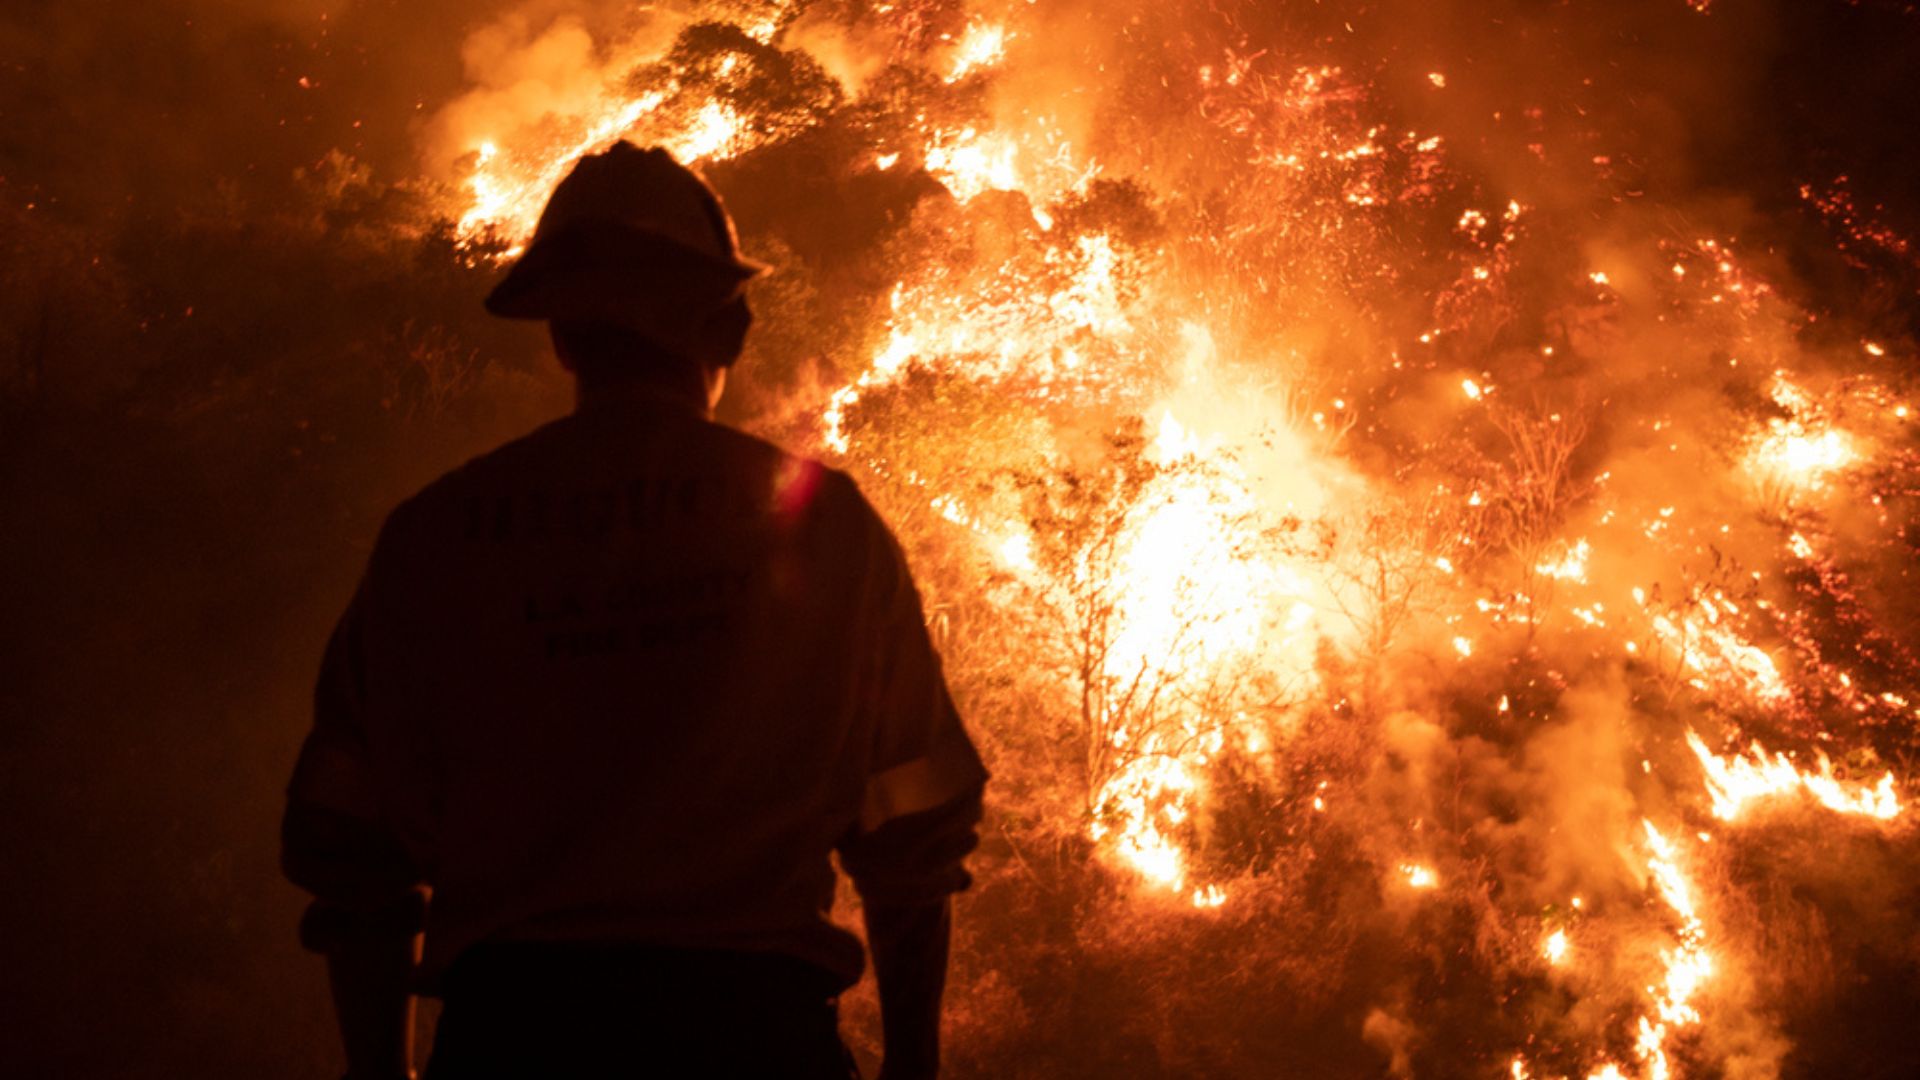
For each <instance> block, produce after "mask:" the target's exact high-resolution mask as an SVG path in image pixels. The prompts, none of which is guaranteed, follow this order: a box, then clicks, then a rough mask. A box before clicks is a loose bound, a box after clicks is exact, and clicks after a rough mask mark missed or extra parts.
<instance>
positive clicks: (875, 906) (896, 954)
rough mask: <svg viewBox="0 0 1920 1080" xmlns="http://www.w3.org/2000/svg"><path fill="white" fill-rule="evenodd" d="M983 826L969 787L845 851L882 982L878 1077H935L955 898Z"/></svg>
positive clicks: (975, 789) (976, 791) (975, 792)
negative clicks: (964, 862) (881, 1055)
mask: <svg viewBox="0 0 1920 1080" xmlns="http://www.w3.org/2000/svg"><path fill="white" fill-rule="evenodd" d="M979 820H980V787H979V783H978V782H977V781H975V782H973V783H972V784H971V785H970V786H969V789H968V790H967V791H966V792H965V793H964V794H962V795H960V796H959V797H957V798H954V799H951V800H949V801H947V802H945V803H943V804H941V805H939V806H936V807H933V808H931V809H927V810H922V811H919V812H917V813H910V814H906V815H904V816H901V817H897V818H893V819H891V820H889V821H887V822H886V823H885V824H882V825H880V826H879V827H878V828H875V829H873V830H872V831H870V832H863V833H860V834H859V835H857V836H855V837H853V838H851V839H850V840H848V841H847V842H846V843H844V844H843V845H842V847H841V864H842V865H843V866H844V867H846V869H847V872H848V874H849V875H850V876H851V877H852V878H853V881H854V885H855V887H856V888H857V889H858V890H859V892H860V896H861V903H862V906H863V908H864V910H865V915H866V924H867V945H868V948H869V949H870V950H871V951H872V954H873V967H874V974H875V976H876V978H877V979H878V980H879V985H880V1022H881V1029H882V1033H883V1035H884V1038H885V1043H886V1057H885V1061H884V1063H883V1065H882V1068H881V1074H880V1075H881V1077H882V1080H927V1078H930V1077H933V1076H935V1075H937V1073H938V1072H939V1066H940V1004H941V997H942V995H943V994H944V992H945V989H946V978H947V948H948V941H949V935H950V931H951V926H952V921H951V913H952V901H951V897H952V894H953V893H955V892H959V891H960V890H962V889H965V888H966V887H967V885H968V882H969V879H968V876H967V873H966V870H965V869H964V867H963V866H962V863H961V860H962V859H963V858H965V856H966V854H967V853H968V852H969V851H971V850H973V847H974V845H975V843H976V842H977V835H976V833H975V825H976V823H978V821H979Z"/></svg>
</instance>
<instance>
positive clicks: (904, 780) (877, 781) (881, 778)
mask: <svg viewBox="0 0 1920 1080" xmlns="http://www.w3.org/2000/svg"><path fill="white" fill-rule="evenodd" d="M986 778H987V770H986V768H985V767H984V766H982V765H981V764H980V756H979V755H978V754H977V753H975V752H974V749H973V744H972V743H971V742H969V741H968V740H967V736H966V733H965V732H964V731H962V730H961V729H960V727H959V726H958V725H957V724H956V725H954V726H953V727H950V728H949V729H948V730H947V732H946V733H945V735H944V736H943V737H942V738H941V739H940V741H939V742H938V743H936V744H935V745H934V747H933V749H932V750H931V751H929V752H928V753H927V754H926V755H925V756H923V757H917V758H914V759H913V760H911V761H908V762H905V763H903V764H900V765H896V766H894V767H893V768H891V769H887V770H885V771H884V772H880V773H876V774H875V775H874V776H873V777H872V778H871V779H869V780H868V781H867V791H866V798H865V800H864V801H863V803H862V805H861V807H860V828H861V830H862V831H864V832H872V831H873V830H874V829H877V828H879V827H880V826H881V825H884V824H886V823H887V822H889V821H892V820H893V819H894V818H897V817H904V816H906V815H907V814H917V813H919V812H921V811H923V810H931V809H933V808H934V807H936V806H939V805H941V804H942V803H945V802H949V801H951V800H953V799H956V798H959V797H960V796H961V795H964V794H966V793H967V792H968V791H971V790H973V789H974V788H976V787H978V786H980V785H981V784H983V783H985V781H986Z"/></svg>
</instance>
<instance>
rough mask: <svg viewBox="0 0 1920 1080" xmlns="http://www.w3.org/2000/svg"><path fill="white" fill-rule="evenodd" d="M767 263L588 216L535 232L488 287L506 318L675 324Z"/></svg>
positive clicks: (491, 303)
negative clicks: (589, 219) (586, 220)
mask: <svg viewBox="0 0 1920 1080" xmlns="http://www.w3.org/2000/svg"><path fill="white" fill-rule="evenodd" d="M767 270H768V268H767V267H766V266H764V265H762V264H760V263H757V262H754V261H752V260H750V259H744V258H738V257H735V258H732V259H723V258H716V257H714V256H713V255H710V254H708V253H706V252H702V251H696V250H694V249H693V248H690V247H688V246H687V245H685V244H682V243H680V242H679V241H676V240H674V239H672V238H670V237H667V236H664V235H662V234H660V233H657V232H653V231H651V230H647V229H640V228H635V227H633V226H631V225H625V224H620V223H615V222H607V223H598V222H595V223H591V224H588V223H584V222H583V223H578V224H575V225H573V226H569V227H567V228H565V229H562V230H559V231H556V232H553V233H550V234H547V235H543V236H537V237H535V239H534V241H533V242H532V243H531V244H529V245H528V246H527V250H526V251H525V252H524V253H523V254H522V255H521V256H520V258H519V260H518V261H516V262H515V263H514V264H513V266H512V268H511V269H509V270H508V271H507V274H506V277H504V278H502V279H501V280H500V283H499V284H498V285H496V286H494V289H493V291H492V292H491V293H489V294H488V295H487V299H486V308H487V311H488V312H490V313H492V314H494V315H497V316H500V317H501V318H506V319H545V320H561V321H573V320H579V321H591V322H608V323H613V324H615V325H620V326H627V327H631V328H633V329H636V330H642V331H645V330H655V329H658V330H668V329H672V328H674V327H675V326H676V325H684V324H685V323H686V322H687V321H688V319H689V318H690V317H692V318H700V317H704V316H705V315H707V314H710V313H711V312H712V311H715V310H718V309H719V308H720V307H721V306H722V305H724V304H726V303H727V302H728V301H730V300H732V299H733V298H734V297H736V296H738V295H739V293H740V287H741V286H742V285H744V284H746V283H747V282H748V281H751V280H753V279H754V278H757V277H759V276H761V275H762V274H765V273H766V272H767Z"/></svg>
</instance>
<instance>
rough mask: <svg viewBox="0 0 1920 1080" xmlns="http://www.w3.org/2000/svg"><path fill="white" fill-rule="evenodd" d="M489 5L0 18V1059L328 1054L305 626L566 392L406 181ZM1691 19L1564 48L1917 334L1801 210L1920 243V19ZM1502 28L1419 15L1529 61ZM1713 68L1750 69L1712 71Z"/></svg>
mask: <svg viewBox="0 0 1920 1080" xmlns="http://www.w3.org/2000/svg"><path fill="white" fill-rule="evenodd" d="M502 6H504V5H500V4H453V3H434V4H414V3H409V4H402V3H399V2H398V0H388V2H372V0H363V2H360V3H343V4H339V5H328V4H324V3H321V2H319V0H281V2H278V3H268V4H250V3H243V2H241V0H227V2H213V0H200V2H189V0H152V2H147V3H140V4H133V3H117V4H110V3H95V4H90V5H89V4H62V3H53V2H46V0H14V2H13V3H10V4H9V5H8V7H7V9H6V12H5V13H4V14H0V249H3V250H4V259H0V508H4V509H0V566H4V567H5V571H4V575H3V576H0V610H4V612H5V617H4V620H0V836H3V837H4V843H3V844H0V851H4V852H5V854H6V861H7V868H8V870H9V874H8V884H7V887H6V888H5V889H4V892H3V893H0V905H4V906H3V907H0V942H3V943H4V953H0V970H4V973H5V974H4V978H0V1018H3V1019H0V1074H5V1075H7V1076H49V1077H81V1076H129V1077H131V1076H168V1077H174V1076H235V1077H240V1076H323V1075H327V1074H328V1073H329V1071H330V1070H332V1069H333V1068H334V1061H335V1058H334V1057H333V1051H332V1049H331V1042H330V1040H331V1029H330V1018H329V1015H328V1012H327V1006H326V1002H325V996H324V984H323V981H322V977H321V968H320V964H319V962H318V961H317V960H315V959H314V958H312V957H310V956H307V955H305V954H303V953H301V952H300V951H299V950H298V948H297V946H296V944H295V942H294V940H293V925H294V922H295V920H296V918H297V916H298V913H299V910H300V907H301V904H302V899H301V897H300V896H299V895H298V894H297V893H296V892H295V890H293V889H292V888H291V887H290V886H288V885H286V884H285V883H284V882H282V881H281V880H280V878H279V876H278V872H277V868H276V865H275V858H276V834H275V830H276V825H277V818H278V812H279V804H280V799H281V791H282V786H283V784H284V781H285V777H286V774H287V772H288V769H289V767H290V765H291V762H292V758H293V754H294V752H295V749H296V747H297V746H298V743H299V739H300V737H301V735H302V733H303V730H304V726H305V724H306V712H307V699H308V692H309V687H310V683H311V678H312V674H313V670H314V668H315V665H316V662H317V657H318V655H319V650H320V646H321V643H322V641H323V639H324V637H325V634H326V632H327V630H328V629H329V626H330V623H331V620H332V618H333V616H334V615H335V613H336V612H337V610H338V608H339V607H340V606H341V604H342V603H343V601H344V599H345V597H346V596H347V594H348V592H349V590H350V589H351V587H352V582H353V579H354V577H355V575H356V574H357V573H358V570H359V565H360V562H361V560H362V559H363V558H364V556H365V553H366V550H367V548H368V546H369V544H370V542H371V539H372V537H373V535H374V533H375V530H376V529H377V527H378V525H379V522H380V520H381V517H382V515H383V514H384V512H385V510H386V508H388V507H390V506H391V505H392V504H393V503H394V502H395V501H396V500H398V499H399V498H401V497H403V496H404V495H405V494H406V493H408V492H409V491H411V490H412V489H414V488H415V487H417V486H418V485H420V484H421V483H423V482H424V481H426V480H427V479H430V478H431V477H432V476H433V475H435V474H437V473H438V472H440V471H442V470H444V469H445V468H447V467H450V466H451V465H453V464H456V463H457V462H459V461H460V460H462V459H464V458H465V457H467V456H470V455H472V454H474V453H477V452H479V451H481V450H483V449H485V448H487V447H488V446H490V445H492V444H494V443H496V442H498V441H500V440H502V439H504V438H507V437H509V436H511V435H513V434H517V433H518V432H521V431H524V430H526V429H527V428H529V427H531V426H532V425H533V424H535V423H537V422H539V420H541V419H543V418H545V417H547V416H551V415H554V414H555V413H557V412H558V411H560V410H562V409H564V408H565V407H566V403H567V394H568V388H567V386H566V385H565V383H564V380H563V379H562V378H561V377H560V376H559V374H558V373H557V372H556V371H555V370H554V369H553V368H552V366H551V361H550V360H549V359H547V357H546V356H545V353H544V349H543V345H542V342H541V340H540V338H539V335H538V333H537V332H530V331H528V330H527V329H526V328H521V327H514V326H509V325H505V324H500V325H495V324H491V323H489V322H487V321H486V320H485V319H484V318H482V317H480V316H479V314H478V310H477V305H478V301H479V297H480V296H481V295H483V293H484V291H485V289H486V287H487V286H488V284H489V283H490V280H491V277H492V272H491V271H489V270H486V269H484V268H478V269H477V268H471V267H468V266H466V265H465V264H464V263H463V261H462V260H461V259H459V258H457V257H456V255H455V253H454V250H453V248H452V245H451V241H450V239H449V238H448V237H447V236H446V235H445V232H444V229H442V230H440V231H438V232H436V231H435V230H434V229H433V228H432V227H431V223H430V220H429V219H430V216H431V215H429V214H426V213H425V211H423V209H422V207H421V205H420V203H419V201H418V195H417V192H410V191H409V190H408V189H407V187H406V185H405V184H402V183H398V181H401V180H404V179H406V178H408V177H411V176H413V175H415V174H416V173H417V172H418V170H419V162H418V161H417V160H416V159H415V157H414V154H415V149H414V148H415V146H416V145H417V137H418V130H419V128H418V125H419V124H420V123H421V122H422V118H423V116H424V115H426V114H429V113H431V111H432V110H433V109H434V108H435V107H437V105H439V104H440V103H442V102H444V101H445V100H446V99H447V98H449V97H450V96H451V95H453V94H455V93H457V92H458V91H459V90H460V88H461V87H460V70H459V64H458V42H459V41H460V40H461V38H462V37H463V35H464V32H465V31H466V30H467V29H468V28H469V27H471V26H472V25H474V24H475V23H477V22H478V21H480V20H482V19H484V18H485V17H487V16H488V15H490V14H493V13H495V12H496V11H497V10H498V9H499V8H500V7H502ZM1350 6H1351V7H1352V8H1353V9H1354V12H1355V14H1354V16H1353V17H1354V18H1356V19H1363V18H1364V16H1365V15H1366V14H1367V13H1368V12H1369V10H1370V8H1372V7H1374V5H1365V4H1355V5H1350ZM1682 6H1683V5H1682V4H1681V0H1664V3H1658V4H1655V3H1641V4H1628V5H1621V7H1622V9H1623V10H1625V9H1631V10H1632V11H1633V12H1637V13H1642V14H1644V16H1645V17H1644V18H1636V19H1628V18H1626V17H1624V16H1622V17H1617V18H1613V19H1610V20H1609V21H1608V23H1607V26H1606V28H1605V29H1604V31H1602V32H1598V36H1597V37H1596V39H1595V40H1587V41H1582V42H1579V43H1578V48H1580V49H1581V50H1583V51H1586V52H1587V53H1588V54H1590V55H1591V54H1595V53H1598V54H1602V55H1604V53H1605V51H1606V50H1607V49H1616V50H1618V51H1619V54H1620V57H1621V60H1622V62H1624V63H1629V64H1631V65H1632V66H1633V67H1634V68H1635V70H1636V71H1637V72H1639V73H1640V75H1639V76H1638V77H1639V78H1640V79H1641V80H1642V81H1641V83H1640V90H1639V91H1638V92H1639V93H1641V94H1643V95H1644V98H1645V101H1644V102H1640V103H1634V104H1635V105H1636V107H1638V106H1640V105H1644V106H1645V108H1646V109H1647V110H1649V111H1650V112H1657V111H1659V110H1662V109H1665V110H1667V111H1668V112H1669V113H1670V114H1671V115H1672V116H1673V117H1675V118H1676V120H1675V123H1676V124H1677V125H1678V126H1679V127H1680V128H1681V129H1682V135H1683V139H1684V142H1685V144H1686V146H1687V148H1688V149H1687V151H1686V153H1685V155H1684V159H1683V160H1684V167H1685V168H1686V169H1688V170H1690V172H1691V174H1692V175H1691V176H1690V177H1689V179H1688V182H1689V183H1691V184H1692V185H1694V186H1696V187H1697V188H1698V189H1700V190H1703V191H1723V192H1726V193H1728V194H1729V195H1732V196H1736V197H1740V198H1744V199H1747V200H1749V201H1750V202H1751V203H1752V204H1753V206H1754V207H1755V208H1756V209H1757V210H1758V211H1760V213H1761V215H1763V216H1771V217H1772V218H1773V219H1774V220H1776V221H1777V222H1778V223H1779V225H1778V227H1779V229H1780V231H1781V233H1782V235H1793V234H1795V233H1796V232H1803V233H1806V234H1807V235H1808V236H1809V237H1810V240H1809V242H1808V243H1807V244H1806V245H1805V247H1804V248H1797V249H1795V251H1796V258H1797V259H1798V263H1799V266H1798V268H1799V269H1800V271H1801V274H1800V280H1801V285H1800V287H1801V288H1802V289H1803V290H1805V292H1806V294H1807V295H1806V296H1805V297H1804V300H1805V302H1806V303H1808V304H1809V305H1810V306H1811V307H1812V308H1813V309H1814V310H1816V311H1817V310H1821V309H1822V308H1823V306H1826V305H1835V304H1840V303H1842V302H1845V303H1849V304H1855V305H1858V304H1862V303H1864V304H1866V305H1867V306H1868V307H1869V308H1870V309H1872V310H1873V311H1875V312H1877V313H1878V315H1877V317H1878V318H1879V319H1880V320H1881V321H1883V322H1886V323H1891V324H1895V325H1896V326H1897V327H1899V328H1904V329H1905V330H1906V331H1907V332H1908V333H1912V332H1914V331H1916V330H1920V303H1917V302H1916V293H1915V291H1914V285H1915V280H1916V275H1915V263H1914V258H1915V253H1913V252H1907V253H1905V254H1904V255H1903V254H1902V253H1900V252H1898V251H1895V250H1890V249H1884V248H1873V247H1866V248H1861V247H1857V246H1856V248H1855V250H1853V251H1851V252H1849V253H1844V254H1841V255H1837V256H1836V255H1835V254H1834V250H1835V249H1834V247H1833V245H1832V243H1831V242H1830V239H1831V238H1830V237H1829V236H1828V235H1827V234H1826V233H1825V232H1823V231H1822V230H1823V229H1824V228H1825V226H1823V225H1822V224H1821V223H1820V222H1819V221H1818V220H1817V219H1816V218H1815V217H1814V216H1813V215H1811V214H1809V213H1808V212H1807V211H1806V209H1805V207H1804V205H1803V204H1802V202H1801V200H1800V199H1799V197H1798V195H1797V192H1798V188H1799V185H1800V184H1802V183H1806V182H1824V181H1830V180H1832V179H1833V178H1835V177H1837V176H1840V175H1842V174H1844V175H1847V176H1848V177H1850V178H1851V189H1852V190H1853V191H1854V193H1855V194H1856V196H1857V198H1858V200H1859V202H1860V203H1861V204H1862V205H1863V206H1866V207H1870V208H1875V213H1876V215H1877V217H1878V219H1879V220H1880V221H1882V222H1884V223H1885V224H1887V225H1888V226H1889V227H1890V228H1892V229H1893V230H1894V231H1896V232H1897V233H1899V234H1901V235H1907V236H1911V235H1914V234H1915V233H1917V232H1920V228H1916V226H1920V160H1916V154H1917V153H1920V152H1917V151H1916V150H1915V145H1916V141H1915V139H1914V132H1915V130H1916V122H1920V92H1916V87H1915V85H1914V74H1913V73H1914V71H1915V70H1916V69H1917V68H1916V65H1920V18H1917V17H1916V16H1915V14H1914V9H1913V7H1912V6H1911V5H1907V4H1898V3H1875V2H1859V3H1844V2H1840V0H1773V2H1758V0H1755V2H1740V0H1716V2H1715V3H1714V5H1713V8H1712V12H1711V14H1710V16H1708V17H1709V18H1711V19H1714V20H1719V21H1720V24H1722V25H1731V26H1733V27H1735V28H1737V29H1735V30H1732V31H1724V32H1723V31H1715V32H1705V31H1700V32H1698V33H1700V34H1701V36H1700V37H1697V38H1693V39H1686V40H1681V39H1674V38H1668V37H1664V36H1663V35H1664V34H1665V33H1667V31H1668V29H1670V28H1671V27H1674V26H1680V25H1681V23H1680V22H1679V15H1676V14H1674V12H1673V10H1672V9H1681V8H1682ZM1508 8H1511V9H1513V10H1516V11H1520V12H1522V13H1524V14H1527V15H1529V16H1537V17H1540V18H1546V17H1548V16H1551V15H1554V14H1555V13H1556V12H1559V11H1562V10H1563V5H1558V4H1547V3H1538V4H1517V5H1502V6H1501V9H1502V10H1505V9H1508ZM1480 12H1481V8H1480V7H1479V6H1476V5H1474V4H1470V3H1462V4H1460V5H1457V6H1456V7H1455V8H1453V9H1442V11H1441V12H1440V13H1439V14H1433V15H1431V16H1430V17H1431V18H1433V19H1435V20H1436V21H1439V22H1444V23H1446V25H1447V28H1448V30H1449V31H1450V34H1449V40H1452V41H1456V42H1464V43H1466V44H1463V45H1460V46H1459V47H1460V48H1461V49H1463V50H1465V51H1466V54H1467V55H1468V56H1469V57H1471V58H1472V59H1474V60H1476V61H1477V62H1480V63H1483V64H1486V65H1498V64H1500V63H1503V62H1506V58H1508V57H1510V56H1512V55H1513V54H1514V52H1515V51H1516V50H1517V49H1518V48H1519V47H1520V43H1519V42H1516V41H1515V40H1513V38H1512V37H1511V36H1510V28H1509V27H1507V26H1505V25H1503V24H1502V23H1500V21H1499V20H1497V19H1494V18H1492V17H1490V16H1486V15H1483V14H1481V13H1480ZM1681 14H1684V15H1686V16H1687V17H1688V18H1692V17H1694V16H1692V14H1691V13H1688V12H1684V11H1682V12H1681ZM323 16H324V17H323ZM1570 25H1571V24H1570ZM1693 32H1694V31H1689V33H1693ZM1703 45H1704V46H1706V47H1716V48H1726V49H1730V50H1736V51H1737V53H1738V57H1737V63H1734V64H1730V65H1729V64H1721V65H1707V66H1706V67H1705V69H1704V70H1706V71H1709V72H1711V73H1712V74H1713V78H1714V80H1715V81H1714V82H1712V84H1711V85H1701V84H1700V82H1699V81H1698V80H1699V79H1700V78H1701V77H1702V75H1701V72H1702V70H1703V68H1702V67H1701V66H1700V65H1698V64H1697V63H1696V60H1697V57H1696V56H1695V55H1693V54H1692V53H1691V52H1690V50H1692V49H1695V48H1698V47H1702V46H1703ZM1729 72H1732V73H1733V75H1732V76H1728V73H1729ZM303 77H304V78H305V79H306V80H307V82H308V86H307V87H302V86H301V85H300V79H301V78H303ZM1729 78H1730V79H1731V81H1730V82H1729V81H1728V79H1729ZM334 150H338V151H341V152H342V154H344V155H346V156H341V155H335V156H333V157H332V158H329V151H334ZM1662 164H1663V163H1658V162H1656V163H1651V164H1650V167H1654V168H1658V167H1661V166H1662ZM355 170H365V172H356V171H355ZM1815 241H1818V242H1815ZM1863 295H1864V296H1865V299H1864V300H1863V299H1862V297H1863Z"/></svg>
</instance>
